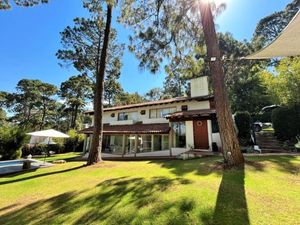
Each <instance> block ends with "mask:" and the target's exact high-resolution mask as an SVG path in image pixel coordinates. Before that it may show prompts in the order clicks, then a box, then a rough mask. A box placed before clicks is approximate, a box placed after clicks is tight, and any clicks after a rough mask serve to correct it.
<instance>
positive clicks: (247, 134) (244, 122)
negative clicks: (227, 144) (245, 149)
mask: <svg viewBox="0 0 300 225" xmlns="http://www.w3.org/2000/svg"><path fill="white" fill-rule="evenodd" d="M234 121H235V124H236V127H237V129H238V138H239V140H240V142H241V144H242V145H248V144H251V116H250V114H249V112H247V111H242V112H236V113H235V115H234Z"/></svg>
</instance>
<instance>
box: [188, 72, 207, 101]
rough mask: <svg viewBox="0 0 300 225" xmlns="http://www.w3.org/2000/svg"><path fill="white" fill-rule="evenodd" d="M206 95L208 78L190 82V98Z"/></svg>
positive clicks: (199, 78)
mask: <svg viewBox="0 0 300 225" xmlns="http://www.w3.org/2000/svg"><path fill="white" fill-rule="evenodd" d="M205 95H208V78H207V76H204V77H197V78H195V79H192V80H191V96H192V97H196V96H205Z"/></svg>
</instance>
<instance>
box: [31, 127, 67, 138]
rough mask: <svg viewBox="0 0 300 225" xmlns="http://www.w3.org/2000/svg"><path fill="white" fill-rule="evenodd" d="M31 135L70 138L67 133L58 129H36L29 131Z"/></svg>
mask: <svg viewBox="0 0 300 225" xmlns="http://www.w3.org/2000/svg"><path fill="white" fill-rule="evenodd" d="M27 134H28V135H30V136H34V137H45V138H48V137H50V138H69V137H70V136H69V135H67V134H64V133H62V132H59V131H57V130H53V129H50V130H41V131H36V132H31V133H27Z"/></svg>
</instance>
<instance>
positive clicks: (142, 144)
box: [138, 135, 152, 152]
mask: <svg viewBox="0 0 300 225" xmlns="http://www.w3.org/2000/svg"><path fill="white" fill-rule="evenodd" d="M151 147H152V143H151V135H139V136H138V152H151Z"/></svg>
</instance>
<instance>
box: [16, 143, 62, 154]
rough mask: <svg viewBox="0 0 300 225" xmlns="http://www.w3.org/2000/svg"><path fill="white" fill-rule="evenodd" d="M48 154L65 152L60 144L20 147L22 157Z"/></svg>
mask: <svg viewBox="0 0 300 225" xmlns="http://www.w3.org/2000/svg"><path fill="white" fill-rule="evenodd" d="M50 152H55V153H56V154H57V153H61V152H65V151H64V146H63V145H61V144H60V143H57V144H54V145H45V144H38V145H34V146H29V145H28V144H26V145H24V146H23V147H22V157H27V156H28V155H29V154H30V155H32V156H35V155H44V154H47V155H48V156H50Z"/></svg>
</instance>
